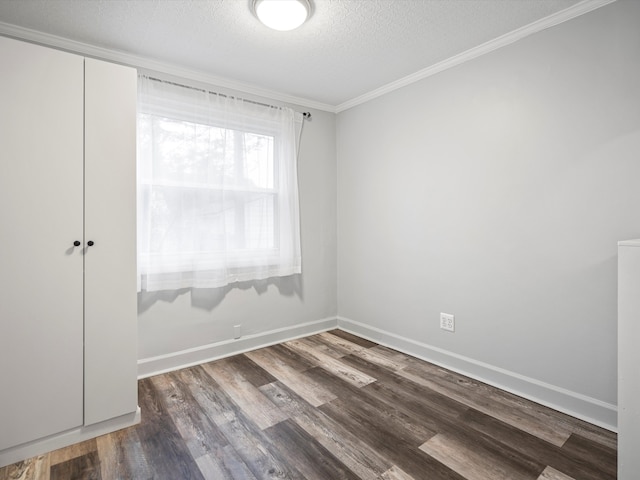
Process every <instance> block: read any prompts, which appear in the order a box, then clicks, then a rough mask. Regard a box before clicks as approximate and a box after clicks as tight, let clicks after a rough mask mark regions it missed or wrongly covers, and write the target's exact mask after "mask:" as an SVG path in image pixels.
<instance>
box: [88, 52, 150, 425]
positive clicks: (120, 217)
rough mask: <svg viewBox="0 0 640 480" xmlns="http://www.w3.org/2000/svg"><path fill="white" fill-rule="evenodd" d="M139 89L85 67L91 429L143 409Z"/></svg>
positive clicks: (124, 70) (129, 78) (104, 67)
mask: <svg viewBox="0 0 640 480" xmlns="http://www.w3.org/2000/svg"><path fill="white" fill-rule="evenodd" d="M136 83H137V75H136V71H135V70H134V69H132V68H129V67H123V66H120V65H114V64H110V63H105V62H101V61H98V60H92V59H86V60H85V240H86V241H87V242H88V241H93V242H94V245H93V246H90V247H87V249H86V255H85V425H90V424H93V423H97V422H99V421H102V420H107V419H109V418H113V417H117V416H120V415H124V414H127V413H130V412H134V411H135V410H136V408H137V398H138V397H137V323H136V322H137V294H136V160H135V155H136V95H137V92H136V88H137V87H136Z"/></svg>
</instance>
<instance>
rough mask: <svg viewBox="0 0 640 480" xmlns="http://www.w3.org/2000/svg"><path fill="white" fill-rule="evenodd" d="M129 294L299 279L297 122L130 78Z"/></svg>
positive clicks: (295, 117) (277, 112)
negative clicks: (134, 201)
mask: <svg viewBox="0 0 640 480" xmlns="http://www.w3.org/2000/svg"><path fill="white" fill-rule="evenodd" d="M138 84H139V92H138V93H139V96H138V98H139V105H138V187H139V188H138V192H139V193H138V276H139V282H138V285H139V290H143V291H156V290H175V289H180V288H188V287H196V288H213V287H221V286H224V285H227V284H229V283H233V282H239V281H246V280H259V279H265V278H268V277H276V276H287V275H293V274H296V273H301V253H300V225H299V212H298V183H297V170H296V167H297V165H296V163H297V162H296V137H297V135H296V131H297V128H298V127H299V126H300V124H301V122H302V116H301V114H298V113H296V112H294V111H293V110H291V109H289V108H280V107H277V108H276V107H269V106H264V105H258V104H255V103H251V102H248V101H245V100H242V99H237V98H232V97H226V96H223V95H218V94H215V93H210V92H206V91H201V90H198V89H194V88H188V87H184V86H180V85H175V84H171V83H167V82H163V81H158V80H155V79H151V78H147V77H145V76H140V78H139V83H138Z"/></svg>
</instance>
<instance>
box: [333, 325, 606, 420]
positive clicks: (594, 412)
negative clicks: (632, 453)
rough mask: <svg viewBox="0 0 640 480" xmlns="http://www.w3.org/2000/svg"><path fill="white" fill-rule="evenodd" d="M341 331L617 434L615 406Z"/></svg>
mask: <svg viewBox="0 0 640 480" xmlns="http://www.w3.org/2000/svg"><path fill="white" fill-rule="evenodd" d="M338 328H339V329H341V330H344V331H346V332H349V333H353V334H354V335H357V336H359V337H362V338H366V339H368V340H371V341H374V342H376V343H379V344H381V345H384V346H387V347H390V348H393V349H395V350H398V351H400V352H403V353H406V354H409V355H412V356H414V357H417V358H420V359H422V360H426V361H428V362H431V363H433V364H436V365H439V366H441V367H444V368H447V369H449V370H452V371H454V372H457V373H460V374H463V375H466V376H468V377H471V378H474V379H476V380H478V381H481V382H484V383H487V384H489V385H492V386H494V387H497V388H500V389H502V390H505V391H507V392H510V393H513V394H515V395H518V396H520V397H524V398H527V399H529V400H532V401H534V402H536V403H539V404H541V405H545V406H547V407H550V408H553V409H554V410H558V411H560V412H563V413H566V414H568V415H571V416H572V417H576V418H580V419H582V420H585V421H587V422H589V423H592V424H594V425H598V426H600V427H603V428H606V429H607V430H611V431H613V432H615V431H617V416H618V409H617V406H616V405H612V404H610V403H606V402H603V401H600V400H597V399H595V398H592V397H588V396H586V395H582V394H580V393H576V392H572V391H570V390H567V389H564V388H561V387H557V386H555V385H550V384H548V383H545V382H541V381H539V380H536V379H534V378H530V377H526V376H524V375H520V374H518V373H515V372H511V371H508V370H505V369H503V368H499V367H495V366H493V365H489V364H486V363H483V362H479V361H477V360H474V359H472V358H468V357H464V356H462V355H458V354H456V353H453V352H449V351H446V350H443V349H441V348H438V347H434V346H432V345H428V344H426V343H422V342H418V341H416V340H412V339H410V338H406V337H402V336H400V335H396V334H394V333H391V332H388V331H385V330H381V329H379V328H376V327H372V326H370V325H366V324H363V323H360V322H356V321H355V320H350V319H348V318H344V317H338Z"/></svg>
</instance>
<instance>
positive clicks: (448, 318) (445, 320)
mask: <svg viewBox="0 0 640 480" xmlns="http://www.w3.org/2000/svg"><path fill="white" fill-rule="evenodd" d="M440 328H441V329H442V330H446V331H448V332H455V330H456V320H455V317H454V316H453V315H451V314H450V313H440Z"/></svg>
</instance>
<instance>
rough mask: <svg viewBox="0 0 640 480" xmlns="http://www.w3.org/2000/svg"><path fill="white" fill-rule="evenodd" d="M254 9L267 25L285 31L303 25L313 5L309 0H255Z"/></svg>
mask: <svg viewBox="0 0 640 480" xmlns="http://www.w3.org/2000/svg"><path fill="white" fill-rule="evenodd" d="M253 10H254V11H255V12H256V16H257V17H258V19H259V20H260V21H261V22H262V23H264V24H265V25H266V26H267V27H269V28H273V29H274V30H280V31H283V32H284V31H287V30H293V29H294V28H298V27H299V26H300V25H302V24H303V23H304V22H305V21H306V20H307V18H309V12H310V10H311V5H310V4H309V1H308V0H254V2H253Z"/></svg>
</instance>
